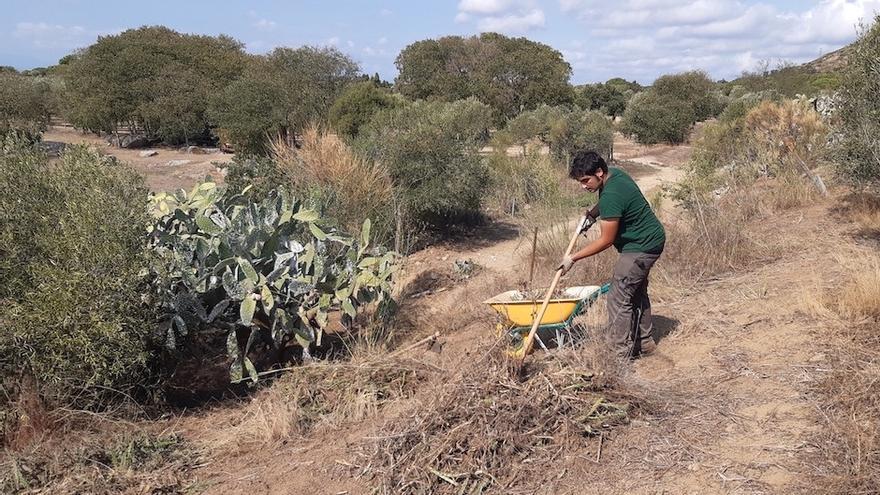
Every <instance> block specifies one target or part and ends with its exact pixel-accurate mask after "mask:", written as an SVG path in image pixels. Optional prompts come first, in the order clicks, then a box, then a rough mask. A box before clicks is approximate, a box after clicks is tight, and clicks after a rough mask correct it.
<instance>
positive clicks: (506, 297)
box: [483, 283, 611, 357]
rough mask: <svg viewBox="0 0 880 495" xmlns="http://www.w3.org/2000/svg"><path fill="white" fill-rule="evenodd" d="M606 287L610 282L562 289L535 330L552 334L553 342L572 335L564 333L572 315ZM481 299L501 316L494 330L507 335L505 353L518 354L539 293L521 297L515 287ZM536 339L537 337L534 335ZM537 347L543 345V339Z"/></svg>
mask: <svg viewBox="0 0 880 495" xmlns="http://www.w3.org/2000/svg"><path fill="white" fill-rule="evenodd" d="M610 287H611V284H607V283H606V284H604V285H602V286H598V285H589V286H580V287H569V288H568V289H565V290H564V291H563V292H562V294H560V296H559V297H557V298H554V299H551V300H550V302H549V304H548V305H547V310H546V311H545V312H544V316H543V317H542V318H541V323H540V324H539V326H538V331H539V332H540V333H543V334H544V335H545V337H546V336H548V335H550V334H553V335H555V337H554V338H555V340H556V341H557V343H561V342H562V341H563V340H565V341H571V338H572V337H573V336H571V335H569V336H568V337H564V336H565V335H568V334H569V333H570V332H571V330H572V328H573V327H574V319H575V318H576V317H577V316H578V315H580V314H581V313H583V312H584V311H586V310H587V308H589V307H590V306H591V305H592V304H593V303H594V302H596V300H597V299H598V298H599V296H600V295H601V294H605V293H607V292H608V290H609V289H610ZM537 292H539V291H536V293H537ZM483 302H484V303H485V304H488V305H489V306H490V307H492V309H494V310H495V311H497V312H498V313H499V314H500V315H501V316H503V317H504V319H505V321H504V323H499V324H498V326H497V330H498V332H499V334H502V335H503V334H506V335H507V338H508V351H507V352H508V354H509V355H511V356H514V357H516V356H518V355H519V354H518V353H519V352H520V351H521V350H522V349H521V347H522V343H523V340H524V338H525V336H526V335H528V333H529V330H530V328H531V326H532V324H533V323H534V319H535V316H537V314H538V311H539V310H540V308H541V304H542V303H543V300H541V299H540V296H538V298H535V299H531V298H529V299H523V295H522V294H521V293H520V292H519V291H516V290H510V291H506V292H502V293H501V294H498V295H496V296H494V297H492V298H489V299H487V300H485V301H483ZM538 340H539V342H540V341H541V338H540V337H538ZM541 347H544V345H543V343H541Z"/></svg>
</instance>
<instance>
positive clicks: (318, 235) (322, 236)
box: [309, 223, 327, 241]
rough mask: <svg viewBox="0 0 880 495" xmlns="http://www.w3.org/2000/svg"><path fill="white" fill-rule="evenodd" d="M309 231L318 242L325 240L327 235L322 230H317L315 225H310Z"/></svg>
mask: <svg viewBox="0 0 880 495" xmlns="http://www.w3.org/2000/svg"><path fill="white" fill-rule="evenodd" d="M309 230H310V231H312V235H313V236H315V239H318V240H319V241H324V240H326V239H327V234H325V233H324V231H323V230H321V229H319V228H318V226H317V225H315V224H313V223H310V224H309Z"/></svg>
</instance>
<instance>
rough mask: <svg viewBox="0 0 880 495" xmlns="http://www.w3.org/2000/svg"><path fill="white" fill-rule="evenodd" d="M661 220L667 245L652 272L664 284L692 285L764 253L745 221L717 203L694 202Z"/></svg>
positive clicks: (742, 265)
mask: <svg viewBox="0 0 880 495" xmlns="http://www.w3.org/2000/svg"><path fill="white" fill-rule="evenodd" d="M662 221H663V226H664V228H665V229H666V247H665V248H664V251H663V255H662V257H661V258H660V261H658V262H657V267H656V268H657V269H656V270H654V272H653V273H656V274H657V276H658V277H660V279H661V280H662V281H663V283H664V284H666V285H667V286H691V285H693V284H696V283H698V282H699V281H700V280H705V279H706V278H709V277H712V276H717V275H719V274H721V273H725V272H729V271H733V270H736V269H740V268H743V267H745V266H747V265H748V263H749V262H751V261H753V260H755V259H757V258H759V257H761V256H762V255H763V249H762V247H761V246H760V245H759V244H757V243H756V242H755V241H754V240H753V239H752V238H751V237H750V236H749V234H748V232H747V228H748V227H747V224H746V222H744V221H742V220H741V219H739V218H737V214H736V213H735V212H731V211H730V210H728V209H725V208H724V207H722V206H720V205H718V204H712V203H699V202H697V203H695V204H694V205H693V206H692V207H691V208H690V209H689V210H688V211H687V212H686V213H685V214H684V215H682V216H678V217H672V216H670V217H669V218H664V219H662Z"/></svg>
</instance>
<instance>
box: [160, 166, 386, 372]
mask: <svg viewBox="0 0 880 495" xmlns="http://www.w3.org/2000/svg"><path fill="white" fill-rule="evenodd" d="M152 203H153V209H152V212H153V214H154V216H155V217H156V218H157V220H156V223H155V225H154V226H153V228H152V229H151V232H150V236H151V247H153V249H154V250H155V252H156V255H157V258H158V260H159V262H158V263H157V265H156V266H157V271H158V273H159V274H160V277H159V278H160V280H161V283H160V284H157V287H158V289H159V300H160V301H161V303H162V304H161V307H162V310H163V311H162V317H163V320H165V322H166V323H167V330H166V334H165V335H166V338H165V339H164V341H165V344H166V346H167V347H168V348H170V350H176V349H177V348H178V346H179V342H180V341H181V340H184V341H186V340H189V341H192V339H193V338H195V337H198V336H199V335H198V334H199V333H200V331H202V330H209V331H214V332H216V330H218V329H219V330H223V331H225V332H226V333H227V338H226V339H224V340H225V345H224V346H223V348H225V349H226V351H227V354H228V357H229V358H230V359H231V360H232V367H231V368H230V373H231V378H232V380H233V381H240V380H242V379H243V378H244V377H245V376H248V377H249V378H250V379H251V380H253V381H257V379H258V376H257V372H258V371H257V368H256V365H255V363H254V362H252V361H251V358H250V356H249V353H250V351H251V350H252V349H255V348H256V347H255V346H256V345H258V344H261V343H270V344H269V345H271V346H272V348H273V350H274V351H275V354H276V355H277V354H278V353H279V351H280V350H281V349H283V348H284V344H286V343H287V342H288V341H291V340H294V339H295V340H296V342H298V343H299V345H301V346H302V347H304V348H307V347H309V345H310V344H311V343H313V342H315V341H317V343H319V344H320V342H321V338H322V334H323V332H324V330H325V329H326V328H327V326H328V324H329V312H330V311H331V309H333V308H338V309H340V310H341V311H342V314H343V320H342V321H343V323H345V324H350V323H351V322H352V320H353V318H354V317H355V316H356V315H357V310H358V308H359V307H361V306H362V305H363V304H366V303H369V302H372V301H376V300H377V299H378V300H387V298H388V295H389V293H390V291H391V286H390V278H391V274H392V272H393V271H394V266H393V264H394V260H395V255H394V253H382V252H378V251H377V250H376V249H374V246H373V244H372V236H371V232H370V230H371V224H370V221H369V220H366V221H365V222H364V224H363V226H362V229H361V231H360V232H358V233H357V234H356V235H355V236H346V235H344V234H341V233H339V232H336V230H335V229H334V228H333V227H332V225H328V224H327V223H325V222H324V219H322V218H321V215H320V213H318V212H317V211H314V210H311V209H308V208H306V207H304V206H303V203H302V202H301V201H298V200H296V199H294V198H293V197H291V195H290V194H289V193H287V191H286V190H285V189H284V188H279V189H278V190H273V191H270V192H269V194H268V195H267V196H263V197H260V196H254V195H252V194H251V191H246V192H245V193H243V194H230V193H228V192H227V191H225V190H224V189H223V188H222V187H221V188H218V187H217V186H216V184H214V183H211V182H204V183H201V184H198V185H196V186H195V187H194V188H193V190H192V192H190V193H189V194H187V193H186V192H180V193H178V194H176V195H170V194H165V193H159V194H156V195H155V196H153V197H152ZM319 224H320V226H319ZM239 331H244V332H246V333H245V335H248V337H247V343H246V344H245V345H244V346H240V345H239V342H238V341H237V340H236V339H237V335H238V333H239ZM242 347H243V348H242ZM273 364H274V363H273Z"/></svg>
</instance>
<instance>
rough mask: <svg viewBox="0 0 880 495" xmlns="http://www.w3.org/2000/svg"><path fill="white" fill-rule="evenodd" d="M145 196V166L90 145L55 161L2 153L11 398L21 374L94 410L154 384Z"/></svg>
mask: <svg viewBox="0 0 880 495" xmlns="http://www.w3.org/2000/svg"><path fill="white" fill-rule="evenodd" d="M146 197H147V191H146V188H145V187H144V184H143V180H142V178H141V177H140V176H139V175H138V174H137V173H135V172H134V171H133V170H131V169H130V168H128V167H125V166H122V165H120V164H118V163H116V162H115V160H113V159H109V158H106V157H103V156H101V155H98V154H97V153H94V152H91V151H89V150H87V149H85V148H81V147H74V148H71V149H69V150H68V151H67V152H66V153H65V154H64V155H63V157H62V159H61V160H60V162H58V163H56V164H52V165H51V166H50V165H48V160H47V158H46V156H44V155H41V154H39V153H38V152H36V151H34V150H32V149H29V148H26V147H21V146H14V145H12V144H9V143H8V145H7V147H6V149H5V150H4V152H3V153H2V154H0V259H2V260H3V262H2V264H0V267H2V268H0V299H2V300H3V304H2V306H0V326H2V327H3V332H2V333H0V370H2V373H3V376H4V377H5V379H6V380H10V381H12V382H13V383H14V385H13V386H12V389H11V390H10V389H9V385H10V381H6V382H5V383H2V386H3V387H4V388H6V390H4V391H3V392H4V393H0V397H3V399H2V400H6V399H8V398H9V397H10V394H12V395H13V396H14V394H15V393H16V391H15V387H16V386H17V383H18V381H17V380H19V379H20V377H22V376H23V375H29V376H31V377H33V378H34V379H36V383H37V386H38V387H39V390H40V392H41V395H42V396H43V397H44V398H45V399H46V400H48V401H49V402H50V403H52V404H63V405H73V406H75V407H86V408H94V407H98V406H99V405H101V404H102V403H103V402H104V399H106V398H107V396H109V395H113V394H115V393H127V394H131V393H132V391H133V390H134V389H136V388H139V387H145V388H146V387H148V386H149V383H150V376H151V373H150V371H149V366H148V365H149V362H150V357H151V354H150V351H149V344H148V341H149V338H148V337H149V336H150V333H151V331H152V329H153V321H154V318H153V316H152V313H151V311H150V310H149V308H148V307H146V306H145V305H144V304H143V302H142V299H141V295H142V294H143V293H144V292H145V291H144V282H145V281H144V279H143V276H144V270H145V269H146V268H147V267H148V266H149V258H148V256H147V254H146V251H145V244H146V235H145V233H146V232H145V227H146V225H148V218H147V215H146V208H145V201H146Z"/></svg>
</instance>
